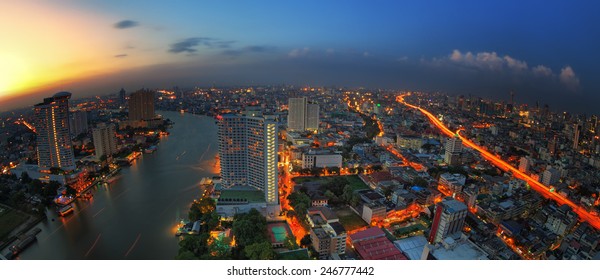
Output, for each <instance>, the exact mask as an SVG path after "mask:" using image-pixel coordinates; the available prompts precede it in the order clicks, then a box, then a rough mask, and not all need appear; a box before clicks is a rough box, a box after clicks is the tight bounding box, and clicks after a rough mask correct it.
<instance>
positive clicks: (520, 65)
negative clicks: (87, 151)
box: [0, 0, 600, 113]
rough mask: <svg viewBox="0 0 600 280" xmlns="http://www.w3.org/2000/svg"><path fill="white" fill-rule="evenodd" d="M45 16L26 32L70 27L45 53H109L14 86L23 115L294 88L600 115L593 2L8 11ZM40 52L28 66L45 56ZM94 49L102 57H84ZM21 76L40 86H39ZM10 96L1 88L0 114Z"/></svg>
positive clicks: (72, 61)
mask: <svg viewBox="0 0 600 280" xmlns="http://www.w3.org/2000/svg"><path fill="white" fill-rule="evenodd" d="M34 4H35V5H36V9H39V10H40V13H44V15H45V17H44V18H45V19H44V20H41V19H39V18H36V19H35V20H33V21H30V22H24V23H23V25H28V26H29V25H33V26H34V27H36V25H37V27H39V28H33V27H32V29H31V30H40V31H32V32H34V33H35V32H40V34H31V36H40V37H43V36H45V35H47V34H42V33H43V32H44V31H43V29H44V28H43V27H44V26H45V25H47V24H48V21H56V22H57V24H58V22H61V23H63V24H65V28H62V29H61V28H58V29H57V30H60V31H55V34H56V35H57V36H58V37H64V38H65V39H64V40H63V41H62V42H61V41H60V40H56V41H58V42H56V43H52V42H49V43H46V44H44V46H48V44H50V45H52V44H57V45H56V46H55V47H56V48H60V46H61V44H62V45H64V44H65V41H67V40H68V41H79V40H80V41H82V42H85V41H89V40H100V41H101V42H98V43H95V44H93V47H91V45H87V46H81V47H78V48H80V49H78V48H75V47H73V50H71V51H69V52H68V53H60V54H58V52H52V53H51V55H52V56H54V57H56V58H57V59H56V60H60V59H63V60H64V61H65V63H64V64H60V63H59V62H52V63H54V64H57V65H51V63H50V62H48V63H47V64H44V65H43V67H42V66H40V67H33V66H28V67H21V68H19V69H31V68H35V69H43V68H44V67H48V68H49V69H61V70H62V68H60V67H63V68H64V67H66V66H65V65H69V67H70V68H69V69H70V70H74V71H70V72H69V71H66V72H68V73H65V74H64V75H63V76H59V75H57V77H56V78H54V79H52V80H48V81H44V82H43V83H42V82H40V85H37V87H36V88H35V89H34V88H33V87H31V88H29V89H28V88H26V87H25V86H21V87H20V88H18V87H16V86H13V87H9V86H6V87H5V89H4V91H5V93H4V94H5V99H6V100H9V99H10V100H11V102H16V101H15V100H18V98H16V97H18V96H22V95H25V94H27V93H37V94H42V93H43V92H46V94H48V91H52V90H59V89H60V90H64V89H66V90H71V91H72V92H73V93H74V95H75V96H77V95H78V94H81V95H88V94H102V93H111V92H114V91H116V90H118V89H119V88H121V87H125V88H126V89H130V90H134V89H136V88H137V87H141V86H146V87H172V86H174V85H179V86H195V85H209V84H212V83H216V84H221V85H233V84H245V83H254V84H263V83H289V84H298V85H304V84H311V85H315V86H319V85H324V86H326V85H338V86H344V85H347V86H368V87H381V88H398V89H403V88H407V89H422V90H442V91H448V92H451V93H455V94H473V95H480V96H502V98H504V99H506V96H508V94H507V92H508V91H510V90H515V91H516V92H517V100H518V101H521V102H529V103H533V102H535V101H540V103H542V104H544V103H548V104H550V105H551V108H555V109H565V110H574V111H587V112H590V113H598V109H596V108H595V107H594V106H591V105H590V104H592V103H593V102H598V101H600V97H598V90H600V84H599V83H598V82H597V81H596V80H597V79H596V76H597V70H596V67H595V65H594V64H595V63H594V62H595V61H599V56H598V52H597V50H598V49H599V47H600V28H599V27H600V22H599V21H600V20H599V19H598V17H597V14H598V11H599V9H598V8H599V4H596V2H593V1H580V2H573V3H571V2H568V1H494V2H492V1H453V2H451V1H301V2H300V1H298V2H291V1H106V0H105V1H69V0H60V1H48V0H46V1H36V2H31V1H15V3H12V2H11V3H8V4H6V3H3V4H0V6H3V5H8V6H22V7H21V8H22V9H21V11H29V10H32V8H31V7H26V6H27V5H34ZM13 8H15V9H17V8H19V7H13ZM4 20H8V19H4ZM0 21H2V20H0ZM32 22H33V23H32ZM118 23H121V25H118ZM13 24H14V22H13ZM2 25H5V24H4V23H3V24H2ZM71 28H72V29H71ZM13 29H14V27H13ZM76 30H79V31H80V32H78V33H77V32H75V31H76ZM0 31H2V29H0ZM46 33H48V32H46ZM58 33H60V34H58ZM0 34H1V33H0ZM13 36H14V35H13ZM5 37H8V39H9V40H10V39H11V36H10V34H9V35H8V36H5ZM13 41H16V42H19V40H13ZM23 44H25V43H23ZM82 44H83V43H82ZM30 45H33V44H31V43H30V44H29V47H30V51H28V52H27V53H25V54H24V56H29V55H35V54H36V52H42V51H44V50H43V48H41V47H37V48H36V47H31V46H30ZM48 47H49V48H51V47H53V46H48ZM84 48H85V49H84ZM90 48H93V53H94V54H95V55H87V56H83V55H79V56H78V54H79V53H85V52H86V51H89V49H90ZM14 49H16V48H14ZM0 50H2V47H0ZM46 52H47V50H46ZM39 56H40V57H47V56H48V53H44V55H42V54H39ZM13 60H14V61H22V60H19V59H13ZM82 61H85V63H83V62H82ZM66 62H68V63H66ZM81 64H85V66H86V67H83V66H81ZM34 65H35V63H34ZM73 65H78V66H77V67H79V68H77V67H75V68H73V67H74V66H73ZM94 65H95V68H94V67H93V66H94ZM52 67H54V68H52ZM75 70H77V71H75ZM22 71H23V72H22V73H24V74H28V75H29V76H30V77H33V78H31V79H30V80H32V79H35V78H36V77H38V76H40V75H39V74H35V73H29V72H26V71H25V70H22ZM5 72H7V73H12V74H13V76H15V79H17V78H19V77H20V76H17V75H16V74H14V73H15V72H14V71H10V69H8V70H5ZM30 72H31V71H30ZM19 73H21V72H19ZM57 73H58V72H57ZM28 81H29V80H28ZM5 83H7V82H5ZM20 84H21V85H27V84H32V83H31V82H30V83H27V82H22V83H20ZM1 86H2V80H0V101H1V100H2V87H1ZM17 88H18V89H17ZM519 97H520V98H519ZM573 97H574V98H573ZM582 104H587V105H582Z"/></svg>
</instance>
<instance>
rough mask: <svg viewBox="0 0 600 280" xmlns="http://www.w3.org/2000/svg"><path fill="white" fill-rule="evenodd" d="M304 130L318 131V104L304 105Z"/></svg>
mask: <svg viewBox="0 0 600 280" xmlns="http://www.w3.org/2000/svg"><path fill="white" fill-rule="evenodd" d="M304 128H305V129H306V130H319V104H314V103H309V104H306V122H305V127H304Z"/></svg>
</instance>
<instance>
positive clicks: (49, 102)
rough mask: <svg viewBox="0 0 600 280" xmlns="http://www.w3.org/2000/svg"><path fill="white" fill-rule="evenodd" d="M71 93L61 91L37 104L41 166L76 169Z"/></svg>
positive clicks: (36, 117)
mask: <svg viewBox="0 0 600 280" xmlns="http://www.w3.org/2000/svg"><path fill="white" fill-rule="evenodd" d="M70 98H71V93H69V92H59V93H57V94H55V95H54V96H52V97H49V98H44V102H42V103H39V104H36V105H35V108H34V110H35V129H36V132H37V155H38V166H39V167H40V168H52V167H54V168H61V169H63V170H73V169H75V159H74V155H73V147H72V146H71V136H70V133H69V99H70Z"/></svg>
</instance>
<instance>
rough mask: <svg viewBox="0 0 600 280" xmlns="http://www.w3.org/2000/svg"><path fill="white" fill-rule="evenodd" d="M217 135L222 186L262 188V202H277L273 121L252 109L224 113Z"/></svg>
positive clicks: (274, 125) (274, 124)
mask: <svg viewBox="0 0 600 280" xmlns="http://www.w3.org/2000/svg"><path fill="white" fill-rule="evenodd" d="M218 135H219V157H220V165H221V177H222V180H223V186H224V187H226V188H231V187H235V186H240V187H252V188H255V189H258V190H261V191H264V195H265V196H264V198H265V202H266V203H267V204H268V205H278V204H279V199H278V184H277V175H278V172H277V121H276V120H275V119H274V118H273V117H272V116H260V115H257V114H254V112H252V113H251V112H248V113H246V114H244V115H234V114H227V115H223V116H222V119H221V120H220V121H219V133H218Z"/></svg>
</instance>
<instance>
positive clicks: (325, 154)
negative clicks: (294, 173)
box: [302, 150, 342, 168]
mask: <svg viewBox="0 0 600 280" xmlns="http://www.w3.org/2000/svg"><path fill="white" fill-rule="evenodd" d="M313 167H318V168H323V167H338V168H341V167H342V155H341V154H338V153H332V152H329V151H315V150H310V151H308V153H304V154H302V168H313Z"/></svg>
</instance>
